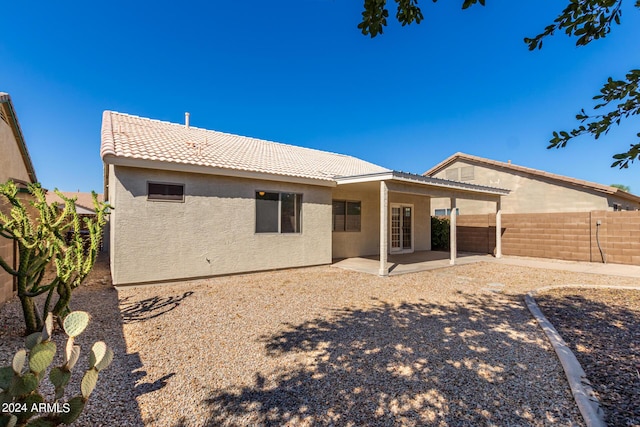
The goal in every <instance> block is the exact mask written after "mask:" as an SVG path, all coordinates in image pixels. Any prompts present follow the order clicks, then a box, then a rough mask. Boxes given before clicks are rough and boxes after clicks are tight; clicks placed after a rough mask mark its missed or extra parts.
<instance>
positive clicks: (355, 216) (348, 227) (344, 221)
mask: <svg viewBox="0 0 640 427" xmlns="http://www.w3.org/2000/svg"><path fill="white" fill-rule="evenodd" d="M361 208H362V206H361V203H360V202H350V201H346V200H334V201H333V231H360V225H361V218H362V215H361Z"/></svg>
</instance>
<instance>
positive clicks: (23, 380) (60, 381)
mask: <svg viewBox="0 0 640 427" xmlns="http://www.w3.org/2000/svg"><path fill="white" fill-rule="evenodd" d="M88 324H89V315H88V314H87V313H86V312H84V311H74V312H71V313H69V315H68V316H67V317H65V319H64V324H63V329H64V331H65V333H66V334H67V336H68V339H67V345H66V348H65V358H64V364H63V365H61V366H58V367H54V368H52V369H51V370H50V371H49V380H50V381H51V383H52V384H53V385H54V387H55V397H54V400H53V402H46V401H45V398H44V396H43V395H42V394H41V393H40V392H39V390H38V389H39V387H40V384H41V381H42V379H43V378H44V376H45V373H46V370H47V368H48V367H49V366H50V365H51V363H52V362H53V358H54V356H55V354H56V344H55V343H54V342H53V341H51V340H50V338H51V333H52V331H53V316H52V314H51V313H49V315H48V316H47V319H46V321H45V326H44V328H43V330H42V332H36V333H33V334H31V335H29V336H28V337H27V338H26V340H25V345H26V349H21V350H18V352H17V353H16V354H15V356H14V357H13V361H12V364H11V366H7V367H4V368H0V390H1V391H2V392H1V393H0V404H1V405H2V411H3V412H2V414H0V426H7V427H14V426H18V427H20V426H33V427H36V426H38V427H49V426H57V425H60V424H71V423H72V422H74V421H75V420H76V419H77V418H78V417H79V416H80V414H81V413H82V410H83V409H84V406H85V404H86V402H87V399H89V395H90V394H91V392H93V390H94V388H95V387H96V384H97V381H98V373H99V372H100V371H102V370H103V369H105V368H106V367H107V366H109V364H110V363H111V361H112V360H113V351H111V349H109V348H108V347H107V345H106V344H105V343H104V342H102V341H98V342H96V343H95V344H94V345H93V347H92V348H91V354H90V356H89V367H88V369H87V370H86V371H85V373H84V376H83V377H82V383H81V385H80V394H79V395H77V396H75V397H73V398H71V399H69V400H68V401H67V402H60V399H62V398H63V397H64V392H65V387H66V386H67V385H68V383H69V380H70V379H71V371H72V370H73V368H74V367H75V365H76V362H77V361H78V358H79V356H80V346H78V345H76V344H75V343H74V340H75V337H77V336H78V335H79V334H81V333H82V332H83V331H84V330H85V328H86V327H87V325H88Z"/></svg>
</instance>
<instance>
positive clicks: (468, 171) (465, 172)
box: [460, 166, 475, 181]
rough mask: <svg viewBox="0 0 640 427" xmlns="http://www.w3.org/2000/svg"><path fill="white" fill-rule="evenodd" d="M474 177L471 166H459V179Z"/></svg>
mask: <svg viewBox="0 0 640 427" xmlns="http://www.w3.org/2000/svg"><path fill="white" fill-rule="evenodd" d="M474 179H475V177H474V170H473V166H465V167H463V168H460V181H473V180H474Z"/></svg>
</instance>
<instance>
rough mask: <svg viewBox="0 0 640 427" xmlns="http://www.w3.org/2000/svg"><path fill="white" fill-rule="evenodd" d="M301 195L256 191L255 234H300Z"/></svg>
mask: <svg viewBox="0 0 640 427" xmlns="http://www.w3.org/2000/svg"><path fill="white" fill-rule="evenodd" d="M301 212H302V194H296V193H268V192H266V191H256V233H300V214H301Z"/></svg>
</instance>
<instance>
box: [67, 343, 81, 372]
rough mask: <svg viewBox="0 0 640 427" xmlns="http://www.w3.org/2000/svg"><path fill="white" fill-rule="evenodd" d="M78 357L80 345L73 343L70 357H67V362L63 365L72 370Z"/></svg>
mask: <svg viewBox="0 0 640 427" xmlns="http://www.w3.org/2000/svg"><path fill="white" fill-rule="evenodd" d="M79 357H80V346H79V345H74V346H73V348H72V349H71V357H70V358H69V360H68V361H67V364H66V365H65V366H66V367H67V369H68V370H72V369H73V367H74V366H76V363H77V362H78V358H79Z"/></svg>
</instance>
